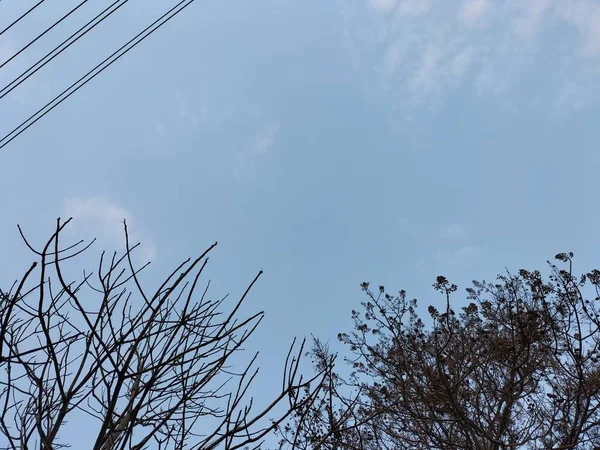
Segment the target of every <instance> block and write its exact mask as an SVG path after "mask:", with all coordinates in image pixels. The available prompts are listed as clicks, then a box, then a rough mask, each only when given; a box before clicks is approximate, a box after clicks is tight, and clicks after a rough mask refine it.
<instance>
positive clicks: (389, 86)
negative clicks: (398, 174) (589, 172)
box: [340, 0, 600, 114]
mask: <svg viewBox="0 0 600 450" xmlns="http://www.w3.org/2000/svg"><path fill="white" fill-rule="evenodd" d="M340 1H341V2H342V4H343V5H344V6H343V7H344V17H345V18H346V22H347V25H348V31H347V36H348V39H349V40H350V45H351V47H350V48H351V49H352V50H353V52H354V56H355V58H356V60H357V61H358V62H359V64H360V63H361V62H362V63H363V64H364V67H365V69H366V70H368V71H369V72H368V73H370V75H371V76H372V77H373V78H372V84H373V83H374V87H375V86H378V90H379V92H380V93H381V95H385V96H386V99H388V100H392V101H394V100H395V106H397V107H398V108H400V109H401V110H402V111H405V112H406V113H407V114H410V113H411V111H414V110H415V107H427V108H434V109H435V108H436V107H437V106H439V105H441V104H442V103H443V101H444V100H445V98H447V97H448V96H449V95H450V94H451V93H452V92H453V91H454V90H455V89H456V88H458V87H460V86H465V87H469V88H470V89H471V90H472V91H473V92H475V93H477V94H478V95H486V96H497V95H498V94H509V93H511V92H512V91H514V92H515V94H516V90H517V89H520V88H521V87H522V85H523V82H527V80H531V79H540V80H543V82H542V83H539V84H538V88H537V89H534V90H529V91H527V93H526V94H525V95H523V93H522V92H520V93H519V96H518V97H513V96H505V97H504V98H499V97H496V98H497V100H498V101H506V102H511V103H514V102H519V103H521V104H522V105H526V106H530V105H543V106H544V108H546V109H548V107H550V108H554V109H559V108H560V110H561V111H564V110H565V108H567V109H570V110H571V111H572V110H573V109H574V108H579V107H581V106H582V105H585V104H586V102H588V103H589V102H593V101H598V99H599V98H600V97H599V96H598V94H600V87H599V86H597V83H596V81H595V80H597V76H598V73H600V3H598V2H597V1H595V0H570V1H564V0H527V1H523V0H502V1H497V2H493V1H491V0H463V1H461V2H448V1H445V0H429V1H425V0H421V1H415V0H404V1H402V0H364V2H363V3H362V6H360V5H361V4H357V3H356V2H351V1H347V0H346V1H345V0H340ZM548 55H551V56H550V57H551V58H552V59H553V60H554V61H556V64H555V65H553V69H552V70H551V71H548V70H547V61H548ZM373 63H375V64H373ZM373 65H374V66H375V67H376V71H372V69H371V67H373ZM565 91H567V92H568V95H567V94H565ZM565 102H570V103H568V104H565Z"/></svg>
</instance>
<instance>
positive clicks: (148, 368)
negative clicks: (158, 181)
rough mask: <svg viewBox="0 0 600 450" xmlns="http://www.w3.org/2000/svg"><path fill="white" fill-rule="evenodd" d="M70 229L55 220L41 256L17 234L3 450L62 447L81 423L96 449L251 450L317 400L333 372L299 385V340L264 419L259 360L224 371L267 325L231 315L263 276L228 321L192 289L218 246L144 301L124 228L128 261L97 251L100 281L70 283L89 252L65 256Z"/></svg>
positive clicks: (1, 413)
mask: <svg viewBox="0 0 600 450" xmlns="http://www.w3.org/2000/svg"><path fill="white" fill-rule="evenodd" d="M68 222H69V221H67V222H65V223H61V222H60V219H59V220H58V221H57V227H56V231H55V232H54V234H53V235H52V236H51V237H50V239H48V241H47V242H46V243H45V245H44V246H43V248H41V249H39V250H38V249H35V248H34V247H33V246H32V245H31V244H30V243H29V242H28V241H27V239H25V237H24V236H23V233H22V232H21V236H23V239H24V241H25V243H26V244H27V246H28V247H29V249H30V250H31V251H32V252H34V253H35V255H36V256H37V260H38V261H37V262H36V263H34V264H33V265H32V266H31V267H30V269H29V270H28V271H27V272H26V274H25V275H24V276H23V278H22V279H21V280H19V281H18V282H15V284H14V285H13V286H12V288H11V289H10V290H9V291H8V292H3V291H0V371H1V372H0V446H1V447H2V448H6V449H13V450H16V449H27V448H40V449H47V450H49V449H57V448H62V447H67V446H69V436H68V435H66V434H65V424H66V422H67V421H68V420H69V419H70V418H73V417H74V416H76V415H85V416H86V417H87V425H86V429H85V433H86V435H89V439H90V441H89V444H88V445H87V446H86V447H87V448H90V449H94V450H109V449H110V450H116V449H147V448H158V449H167V448H168V449H183V448H186V449H217V448H219V449H220V448H223V449H231V450H233V449H239V448H249V447H258V446H259V445H260V443H261V441H262V439H263V438H264V437H265V436H266V435H267V434H268V433H270V432H271V431H272V430H273V429H274V428H275V427H277V426H278V424H280V423H282V421H284V420H286V418H288V417H289V416H290V414H291V413H292V412H294V411H296V410H300V409H302V408H304V406H305V405H306V404H309V403H310V402H312V401H313V400H314V399H315V398H316V396H317V395H318V393H319V391H320V389H321V388H322V383H323V379H324V377H323V374H324V373H325V372H327V371H328V370H330V369H329V368H323V370H321V371H320V373H319V374H317V375H315V376H314V377H312V378H311V379H308V380H304V379H303V378H302V376H300V375H299V373H298V367H299V361H300V355H301V353H302V351H303V347H304V342H303V343H302V344H301V345H300V349H299V351H298V353H295V352H294V351H293V347H294V344H292V346H291V347H290V350H289V353H288V355H287V359H286V361H285V366H284V372H283V382H282V385H281V389H280V391H279V392H277V393H276V394H275V395H274V396H273V398H272V399H270V400H269V401H268V402H265V404H266V406H265V407H264V408H262V409H260V410H255V409H256V407H255V405H254V404H253V403H254V402H253V399H252V398H249V399H247V397H248V389H249V386H250V384H251V383H252V382H253V380H254V379H255V377H256V375H257V370H258V369H257V368H255V364H254V363H255V361H256V356H257V355H254V357H252V358H251V361H250V363H249V364H248V365H247V366H245V367H242V370H239V371H234V370H233V369H232V368H231V360H232V357H236V358H237V356H236V355H237V354H238V353H239V352H240V351H241V350H242V347H243V345H244V343H246V341H247V339H248V338H249V337H250V336H251V335H252V333H253V332H254V330H255V329H256V327H257V326H258V324H259V323H260V321H261V319H262V317H263V313H262V312H258V313H256V314H253V315H251V316H249V317H246V318H241V319H240V318H237V317H236V316H237V313H238V310H239V308H240V306H241V304H242V302H243V301H244V299H245V298H246V296H247V294H248V292H249V291H250V289H251V288H252V286H253V285H254V283H255V282H256V281H257V279H258V277H259V276H260V274H261V273H262V272H259V274H258V275H257V276H256V277H255V278H254V280H253V281H252V283H251V284H250V286H249V287H248V289H247V290H246V291H245V292H244V294H243V295H242V296H241V298H240V299H239V300H237V301H236V302H234V303H233V304H232V305H231V308H230V312H228V313H224V312H223V311H222V309H223V308H224V307H225V306H226V302H225V300H226V298H223V299H220V300H210V299H209V298H208V293H207V291H208V285H207V286H206V288H205V289H204V290H202V291H200V292H199V293H198V292H197V289H196V288H197V286H198V283H199V277H200V276H201V275H202V273H203V270H204V268H205V267H206V264H207V261H208V259H207V257H206V256H207V254H208V253H209V252H210V251H211V250H212V249H213V248H214V247H215V245H216V243H215V244H214V245H212V246H210V247H209V248H208V249H207V250H206V251H205V252H204V253H202V255H200V256H199V257H198V258H196V259H195V260H187V261H185V262H183V263H182V264H181V265H179V266H178V267H177V268H176V269H175V270H174V271H173V272H172V273H171V274H170V275H169V276H168V277H167V278H166V280H164V282H162V284H161V285H160V286H159V287H158V289H157V290H156V291H155V292H154V293H153V294H148V293H147V291H146V290H145V289H144V288H143V287H142V281H141V279H140V275H139V274H140V270H142V269H143V268H144V267H145V266H143V267H142V268H141V269H136V268H135V267H134V264H133V263H132V258H131V254H132V251H133V250H134V249H135V247H136V246H133V247H131V246H130V244H129V236H128V233H127V225H126V224H125V240H126V251H125V253H124V254H123V255H121V256H118V255H117V254H116V253H115V254H113V255H112V257H107V256H106V255H105V254H104V253H103V254H102V257H101V258H100V263H99V266H98V270H97V273H96V274H91V273H86V272H85V271H84V272H83V276H82V278H81V279H80V280H79V281H71V280H70V279H68V277H67V275H66V274H65V272H64V267H63V266H64V264H65V263H66V261H67V260H73V259H75V261H77V260H76V258H77V257H78V256H79V255H81V254H82V252H84V251H85V250H86V249H87V248H88V247H89V245H91V243H90V244H89V245H86V246H84V245H83V243H82V242H78V243H76V244H75V245H70V246H66V247H65V246H62V244H61V242H62V241H60V239H59V238H60V237H61V235H62V233H63V230H64V228H65V226H66V225H67V223H68ZM20 230H21V229H20V228H19V231H20ZM92 242H93V241H92ZM72 262H73V261H69V263H70V264H72ZM30 284H31V285H30ZM236 361H237V359H236ZM311 384H312V385H313V387H312V388H311ZM264 400H267V398H266V396H265V398H264ZM261 401H262V400H261ZM271 415H274V416H275V418H273V417H271Z"/></svg>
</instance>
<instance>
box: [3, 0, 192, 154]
mask: <svg viewBox="0 0 600 450" xmlns="http://www.w3.org/2000/svg"><path fill="white" fill-rule="evenodd" d="M194 1H195V0H181V1H180V2H178V3H177V4H176V5H175V6H173V7H172V8H171V9H169V10H168V11H167V12H165V13H164V14H163V15H162V16H160V17H159V18H158V19H156V20H155V21H154V22H152V23H151V24H150V25H148V26H147V27H146V28H144V29H143V30H142V31H140V32H139V33H138V34H137V35H135V36H134V37H133V38H131V39H130V40H129V41H128V42H126V43H125V44H123V45H122V46H121V47H119V48H118V49H117V50H115V51H114V52H113V53H112V54H111V55H110V56H108V57H107V58H105V59H104V60H103V61H102V62H101V63H99V64H98V65H96V66H95V67H94V68H93V69H91V70H90V71H89V72H87V73H86V74H85V75H84V76H82V77H81V78H79V79H78V80H77V81H75V82H74V83H73V84H71V85H70V86H69V87H68V88H67V89H65V90H64V91H62V92H61V93H60V94H58V95H57V96H56V97H54V98H53V99H52V100H50V101H49V102H48V103H46V104H45V105H44V106H43V107H42V108H40V109H39V110H38V111H36V112H35V113H34V114H32V115H31V116H30V117H29V118H28V119H26V120H25V121H23V122H22V123H21V124H20V125H19V126H18V127H16V128H15V129H13V130H12V131H11V132H10V133H8V134H7V135H5V136H4V137H3V138H2V139H0V149H2V148H3V147H5V146H6V145H8V144H9V143H10V142H11V141H13V140H14V139H15V138H16V137H17V136H19V135H20V134H21V133H23V132H25V131H26V130H27V129H28V128H29V127H31V126H32V125H33V124H35V123H36V122H37V121H38V120H40V119H41V118H42V117H44V116H45V115H46V114H48V113H49V112H50V111H52V110H53V109H54V108H56V107H57V106H58V105H60V104H61V103H62V102H64V101H65V100H66V99H67V98H69V97H70V96H71V95H73V94H74V93H75V92H77V91H78V90H79V89H81V88H82V87H83V86H85V85H86V84H87V83H89V82H90V81H91V80H93V79H94V78H95V77H96V76H98V75H99V74H100V73H102V72H103V71H104V70H105V69H107V68H108V67H109V66H111V65H112V64H113V63H115V62H116V61H117V60H118V59H119V58H121V57H122V56H123V55H125V54H126V53H127V52H129V51H130V50H131V49H132V48H134V47H135V46H136V45H138V44H139V43H140V42H142V41H143V40H144V39H146V38H147V37H148V36H150V35H151V34H152V33H154V32H155V31H156V30H158V29H159V28H160V27H162V26H163V25H164V24H165V23H167V22H168V21H169V20H171V19H172V18H173V17H175V16H176V15H177V14H179V13H180V12H181V11H183V10H184V9H185V8H187V7H188V6H189V5H190V4H192V3H193V2H194ZM163 19H164V20H163ZM130 44H131V45H130ZM90 75H91V76H90ZM84 80H85V81H84ZM75 86H77V87H75ZM73 88H74V89H73ZM71 89H72V90H71ZM69 91H70V92H69ZM65 94H66V95H65ZM61 97H62V98H61ZM59 99H60V100H59Z"/></svg>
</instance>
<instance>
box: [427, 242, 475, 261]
mask: <svg viewBox="0 0 600 450" xmlns="http://www.w3.org/2000/svg"><path fill="white" fill-rule="evenodd" d="M482 253H483V247H479V246H476V245H465V246H463V247H458V248H455V249H453V250H440V251H438V252H437V253H436V254H435V260H436V262H437V263H438V264H440V265H443V266H454V265H458V264H466V263H469V262H472V261H474V260H475V259H477V258H478V257H479V256H481V254H482Z"/></svg>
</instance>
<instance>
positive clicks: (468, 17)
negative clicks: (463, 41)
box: [458, 0, 490, 25]
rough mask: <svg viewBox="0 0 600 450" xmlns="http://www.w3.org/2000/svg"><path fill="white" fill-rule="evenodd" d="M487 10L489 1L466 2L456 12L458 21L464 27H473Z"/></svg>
mask: <svg viewBox="0 0 600 450" xmlns="http://www.w3.org/2000/svg"><path fill="white" fill-rule="evenodd" d="M489 8H490V2H489V0H467V1H466V2H464V3H463V5H462V7H461V8H460V10H459V12H458V19H459V20H460V21H461V22H462V23H464V24H466V25H474V24H475V23H477V22H479V21H480V20H481V19H482V18H483V17H484V16H485V14H486V12H487V11H488V9H489Z"/></svg>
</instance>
